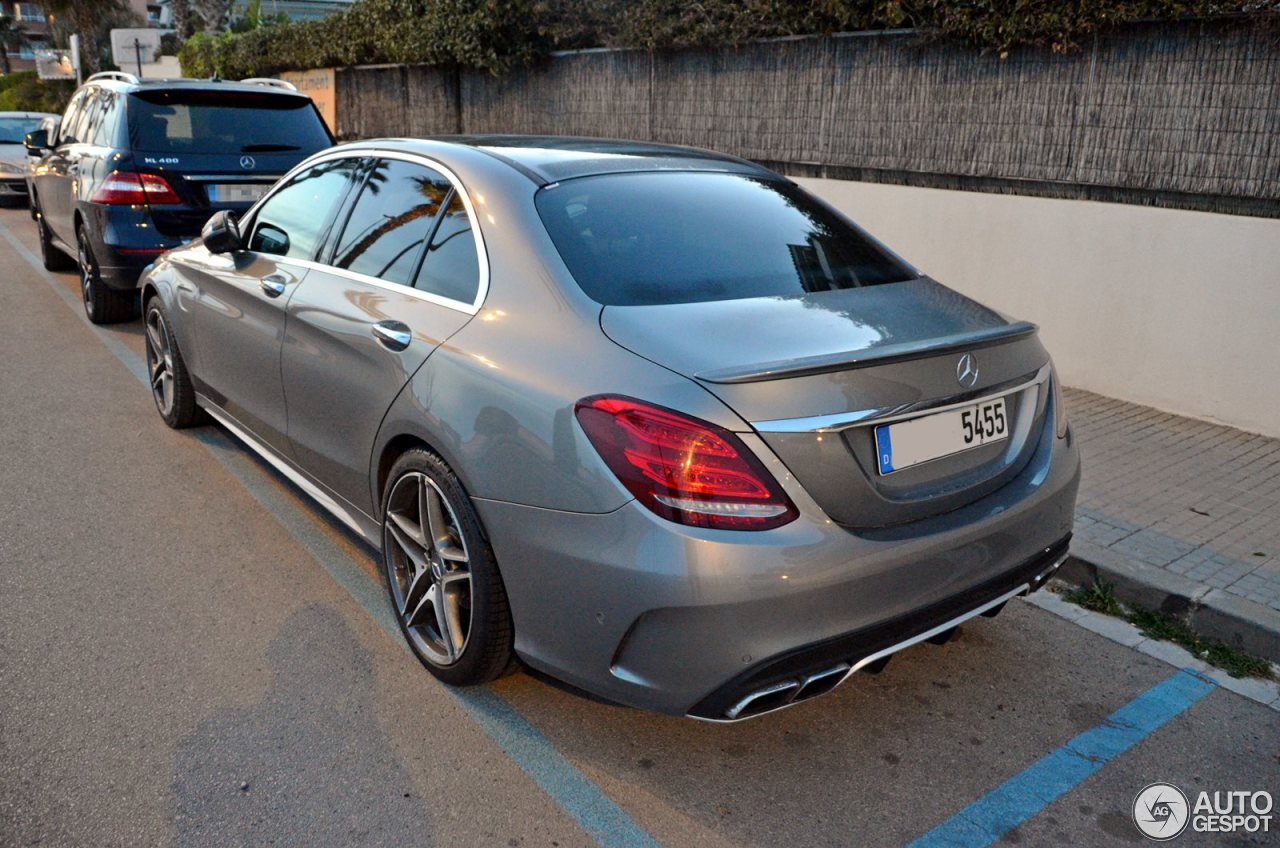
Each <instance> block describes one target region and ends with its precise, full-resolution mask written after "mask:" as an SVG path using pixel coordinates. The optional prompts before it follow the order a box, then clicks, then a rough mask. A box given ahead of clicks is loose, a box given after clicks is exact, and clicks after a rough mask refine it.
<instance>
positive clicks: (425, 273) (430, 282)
mask: <svg viewBox="0 0 1280 848" xmlns="http://www.w3.org/2000/svg"><path fill="white" fill-rule="evenodd" d="M414 287H415V288H418V289H421V290H422V291H425V292H430V293H431V294H437V295H440V296H441V297H447V298H449V299H450V300H457V301H461V302H462V303H473V302H474V301H475V299H476V292H477V290H478V289H479V287H480V261H479V258H478V254H477V253H476V240H475V236H473V235H472V233H471V218H470V217H469V216H468V215H467V207H466V206H465V205H464V204H463V202H462V195H459V194H455V195H454V196H453V200H451V201H450V202H449V207H448V208H447V209H445V211H444V215H443V216H442V217H441V219H440V224H439V226H438V227H436V231H435V235H433V236H432V237H431V247H430V248H428V250H427V255H426V258H425V259H423V261H422V268H421V269H420V270H419V271H418V279H417V281H416V282H415V283H414Z"/></svg>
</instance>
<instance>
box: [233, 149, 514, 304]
mask: <svg viewBox="0 0 1280 848" xmlns="http://www.w3.org/2000/svg"><path fill="white" fill-rule="evenodd" d="M330 159H399V160H402V161H405V162H410V163H413V164H415V165H424V166H426V167H428V168H431V169H433V170H436V171H439V172H440V173H441V174H443V175H444V177H445V179H447V180H448V181H449V183H450V184H451V185H452V186H453V190H454V191H455V192H457V194H458V196H459V197H461V198H462V205H463V206H465V207H466V209H467V215H469V216H470V217H471V238H472V239H473V241H474V243H475V248H476V258H477V260H478V265H479V268H480V279H479V280H478V281H477V284H476V297H475V300H473V301H472V302H471V303H466V302H464V301H461V300H454V299H453V298H449V297H441V296H440V295H438V294H432V293H431V292H425V291H422V290H421V289H416V288H414V287H413V286H406V285H401V284H400V283H392V282H389V281H387V280H382V279H379V278H377V277H370V276H367V275H365V274H359V273H356V272H354V271H348V270H346V269H345V268H337V267H334V266H333V265H326V264H324V263H323V262H316V261H314V260H312V259H294V258H292V257H287V256H285V257H280V259H281V260H282V261H287V262H290V263H292V264H295V265H298V266H299V267H302V268H309V269H311V270H314V271H323V272H325V273H327V274H336V275H338V276H339V277H345V278H347V279H349V280H352V281H353V282H357V283H364V284H365V285H370V286H375V287H377V288H382V289H386V290H387V291H393V292H397V293H399V294H406V295H409V296H410V297H414V298H417V299H418V300H423V301H426V302H427V303H433V304H435V305H436V306H443V307H445V308H446V309H453V310H455V311H457V312H462V313H465V314H467V315H475V314H476V313H477V312H479V311H480V307H481V306H483V305H484V302H485V299H486V298H487V297H488V296H489V253H488V250H487V248H486V247H485V243H484V235H483V234H482V233H481V232H480V218H479V216H478V215H477V214H476V207H475V204H474V203H472V202H471V195H470V194H468V193H467V190H466V188H465V187H464V186H463V185H462V180H460V179H459V178H458V175H457V174H455V173H454V172H453V169H451V168H450V167H449V166H448V165H445V164H444V163H443V162H440V161H439V160H437V159H433V158H432V157H430V156H427V155H425V154H421V153H409V152H406V151H402V150H385V149H382V148H376V147H373V148H358V149H352V148H338V149H336V150H326V151H323V152H321V153H317V154H315V155H314V156H312V157H310V158H308V159H304V160H303V161H302V162H299V163H298V164H297V165H295V166H294V167H293V168H292V170H290V171H289V172H288V173H286V174H285V175H284V176H283V177H281V178H280V181H279V182H278V183H276V185H274V186H272V188H271V190H270V191H268V192H267V193H266V194H265V195H263V196H262V197H261V198H259V200H258V202H257V203H255V204H253V205H252V206H250V207H249V211H247V212H245V213H244V218H243V220H246V221H253V223H255V224H256V223H257V215H258V211H259V209H260V208H261V206H262V204H264V203H266V202H267V201H268V200H270V199H271V198H272V197H274V196H275V194H276V192H278V191H280V190H281V189H282V188H284V186H285V185H286V183H287V181H288V180H289V179H290V178H291V177H293V175H294V174H297V173H299V172H301V171H302V170H304V169H305V168H310V167H312V166H313V165H318V164H320V163H321V162H327V161H329V160H330ZM264 255H266V256H270V255H273V254H264Z"/></svg>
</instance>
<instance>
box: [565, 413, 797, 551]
mask: <svg viewBox="0 0 1280 848" xmlns="http://www.w3.org/2000/svg"><path fill="white" fill-rule="evenodd" d="M575 412H576V413H577V416H578V423H579V424H581V425H582V429H583V430H584V431H585V432H586V434H587V438H589V439H590V440H591V444H592V445H594V446H595V449H596V450H597V451H598V452H599V453H600V456H601V458H603V459H604V461H605V464H606V465H608V466H609V469H610V470H611V471H613V473H614V474H616V475H617V477H618V479H619V480H620V481H621V482H622V485H624V486H626V487H627V489H628V491H630V492H631V494H633V495H635V497H636V499H637V500H639V501H640V503H642V504H644V505H645V506H646V507H648V508H649V509H651V510H653V511H654V512H656V513H657V514H658V515H660V516H662V517H663V518H666V519H670V520H671V521H675V522H678V523H680V524H688V525H691V526H694V527H715V528H719V529H724V530H768V529H770V528H773V527H779V526H781V525H783V524H786V523H787V522H789V521H793V520H794V519H795V518H796V516H797V515H798V514H799V513H798V512H797V511H796V508H795V506H794V505H793V504H792V503H791V499H790V498H788V497H787V495H786V494H785V493H784V492H783V491H782V488H781V487H780V486H779V485H778V481H777V480H775V479H774V478H773V476H772V475H771V474H769V472H768V471H767V470H765V467H764V466H763V465H762V464H761V463H760V460H758V459H756V457H755V456H754V455H752V453H751V452H750V451H749V450H748V449H747V447H746V445H744V444H743V443H742V440H741V439H739V438H738V437H737V436H735V435H734V434H733V433H730V432H729V431H728V430H725V429H724V428H722V427H717V426H716V425H714V424H710V423H708V422H706V421H699V420H698V419H696V418H689V417H686V416H684V415H681V414H679V413H677V412H672V411H671V410H669V409H661V408H659V407H656V406H650V405H649V404H646V403H641V402H640V401H636V400H631V399H629V398H622V397H594V398H586V399H585V400H582V401H579V402H578V405H577V407H576V408H575Z"/></svg>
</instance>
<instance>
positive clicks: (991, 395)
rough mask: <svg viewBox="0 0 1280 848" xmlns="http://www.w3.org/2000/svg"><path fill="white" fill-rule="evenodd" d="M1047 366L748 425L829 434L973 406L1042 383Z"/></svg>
mask: <svg viewBox="0 0 1280 848" xmlns="http://www.w3.org/2000/svg"><path fill="white" fill-rule="evenodd" d="M1049 369H1050V364H1049V363H1045V364H1044V365H1043V366H1042V367H1041V368H1040V369H1039V370H1038V371H1036V373H1035V375H1034V376H1032V377H1030V378H1026V377H1018V378H1016V379H1014V380H1010V381H1009V382H1006V383H1002V384H996V385H995V386H987V387H986V388H983V389H978V390H976V391H972V392H966V393H964V394H962V395H952V396H950V397H948V398H944V399H942V400H925V401H917V402H915V403H908V404H901V405H898V406H885V407H879V408H875V409H859V410H855V411H853V412H834V413H831V414H829V415H811V416H807V417H804V418H775V419H771V420H768V421H753V422H752V423H751V426H752V427H754V428H755V429H756V430H757V431H758V432H761V433H832V432H838V431H840V430H845V429H848V428H849V427H856V426H861V425H866V424H871V423H875V424H890V423H892V422H894V421H901V420H903V419H905V418H915V417H917V416H920V415H924V414H930V415H932V414H934V413H937V412H947V411H949V410H952V409H960V408H961V407H965V406H972V405H973V404H975V403H985V402H987V401H992V400H996V399H997V398H1002V397H1006V396H1008V395H1012V394H1017V393H1018V392H1021V391H1024V390H1026V389H1029V388H1032V387H1033V386H1037V387H1038V386H1042V385H1044V382H1045V380H1047V379H1049Z"/></svg>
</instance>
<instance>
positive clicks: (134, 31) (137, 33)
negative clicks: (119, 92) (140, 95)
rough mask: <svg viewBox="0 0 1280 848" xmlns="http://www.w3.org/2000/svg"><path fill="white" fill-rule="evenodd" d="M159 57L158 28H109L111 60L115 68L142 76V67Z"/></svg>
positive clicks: (152, 62)
mask: <svg viewBox="0 0 1280 848" xmlns="http://www.w3.org/2000/svg"><path fill="white" fill-rule="evenodd" d="M159 57H160V30H158V29H143V28H124V29H113V30H111V61H112V62H114V63H115V65H116V67H117V68H120V69H121V70H125V71H129V72H130V73H136V74H137V75H138V76H142V74H143V68H145V67H146V66H147V65H151V64H154V63H155V61H156V60H157V59H158V58H159Z"/></svg>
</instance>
